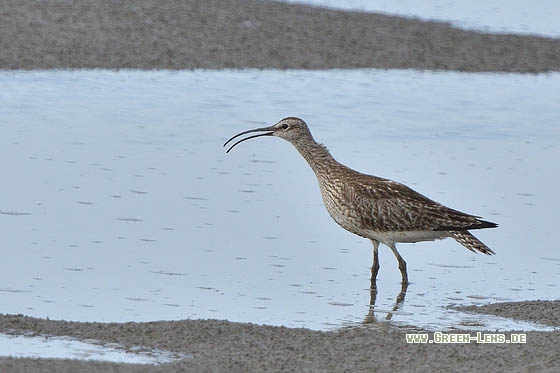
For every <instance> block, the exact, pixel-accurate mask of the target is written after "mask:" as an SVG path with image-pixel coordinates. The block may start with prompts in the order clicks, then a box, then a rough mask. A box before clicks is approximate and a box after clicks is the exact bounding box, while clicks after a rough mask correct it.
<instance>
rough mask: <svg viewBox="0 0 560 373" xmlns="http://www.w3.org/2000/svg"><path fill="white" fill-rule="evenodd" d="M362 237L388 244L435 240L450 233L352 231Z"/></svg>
mask: <svg viewBox="0 0 560 373" xmlns="http://www.w3.org/2000/svg"><path fill="white" fill-rule="evenodd" d="M351 232H352V233H355V234H357V235H360V236H362V237H366V238H369V239H372V240H376V241H379V242H381V243H383V244H385V245H387V246H391V245H392V244H394V243H397V242H402V243H412V242H420V241H434V240H441V239H443V238H446V237H449V233H447V232H445V231H393V232H378V231H371V230H360V231H351Z"/></svg>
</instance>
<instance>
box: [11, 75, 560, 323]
mask: <svg viewBox="0 0 560 373" xmlns="http://www.w3.org/2000/svg"><path fill="white" fill-rule="evenodd" d="M0 86H2V87H3V89H2V92H1V93H0V101H1V102H2V105H0V132H1V133H2V136H1V137H0V159H2V170H3V172H2V174H3V175H2V177H3V182H2V183H0V195H2V196H3V198H2V199H1V201H0V224H1V226H2V227H3V229H2V231H3V234H2V246H3V251H4V255H3V260H2V261H1V262H0V284H1V285H0V312H2V313H13V314H18V313H22V314H26V315H31V316H36V317H49V318H50V319H65V320H79V321H86V320H87V321H131V320H133V321H148V320H150V321H151V320H162V319H185V318H215V319H228V320H231V321H242V322H254V323H264V324H272V325H286V326H291V327H307V328H312V329H321V330H326V329H332V328H338V327H341V326H345V325H361V323H362V322H363V321H364V320H365V321H366V322H369V321H371V320H372V315H371V312H370V295H371V294H370V291H369V285H370V284H369V273H370V265H371V259H372V253H371V244H370V243H369V241H367V240H365V239H362V238H359V237H357V236H354V235H352V234H350V233H348V232H346V231H344V230H342V229H341V228H339V227H338V226H337V225H336V224H335V223H334V222H333V221H331V219H330V217H329V216H328V214H327V212H326V210H325V209H324V207H323V206H322V201H321V198H320V194H319V191H318V187H317V183H316V180H315V178H314V175H313V173H312V171H311V170H310V169H309V167H308V166H307V165H306V164H305V162H304V161H303V159H301V158H300V156H299V154H298V153H297V152H296V151H295V150H294V149H292V147H291V145H290V144H288V143H286V142H284V141H282V140H280V139H276V138H262V139H256V140H253V141H251V142H246V143H244V144H242V145H240V146H238V147H236V149H235V150H234V151H232V152H231V153H230V154H227V155H226V154H225V152H224V149H223V148H222V144H223V142H224V141H225V140H226V139H227V138H229V137H230V136H231V135H233V134H235V133H237V132H239V131H242V130H245V129H250V128H254V127H259V126H262V125H264V124H272V123H273V122H275V121H277V120H279V119H281V118H282V117H284V116H288V115H296V116H301V117H303V118H305V119H306V121H307V122H308V124H309V125H310V127H311V129H312V131H313V133H314V135H315V138H316V139H318V140H319V141H321V142H324V143H325V144H327V145H328V146H329V148H330V149H331V151H332V153H333V155H334V156H335V157H336V158H337V159H338V160H340V161H341V162H343V163H345V164H347V165H349V166H351V167H353V168H355V169H358V170H360V171H363V172H367V173H371V174H376V175H379V176H384V177H387V178H391V179H394V180H398V181H401V182H404V183H406V184H408V185H410V186H411V187H413V188H415V189H417V190H418V191H419V192H421V193H423V194H425V195H427V196H429V197H431V198H433V199H436V200H438V201H440V202H442V203H444V204H447V205H449V206H451V207H453V208H457V209H459V210H464V211H467V212H470V213H473V214H477V215H481V216H483V217H485V218H486V219H488V220H492V221H496V222H497V223H499V224H500V227H499V228H498V229H493V230H484V231H479V232H476V235H477V236H478V237H479V238H480V239H481V240H483V241H484V242H485V243H487V244H488V245H489V246H490V247H491V248H492V249H493V250H494V251H496V253H497V255H496V256H492V257H488V256H484V255H480V254H479V255H476V254H473V253H471V252H469V251H467V250H465V249H464V248H462V247H461V246H460V245H459V244H457V243H455V242H454V241H451V240H445V241H439V242H429V243H419V244H408V245H405V244H403V245H400V246H399V249H400V252H401V254H402V255H403V256H404V258H405V259H406V260H407V262H408V268H409V277H410V280H411V281H412V284H411V285H410V286H409V288H408V291H407V293H406V297H405V300H404V303H403V304H402V305H401V307H400V308H399V309H398V310H397V311H393V308H394V306H395V301H396V298H397V296H398V295H399V292H400V284H399V281H400V273H399V271H398V269H397V265H396V261H395V259H394V257H393V255H392V253H391V252H390V250H388V249H387V248H385V247H382V248H381V252H380V261H381V270H380V273H379V278H378V294H377V297H376V306H375V308H374V310H375V315H373V317H374V319H375V320H378V321H386V319H387V315H389V314H390V317H389V318H390V319H391V322H392V323H395V324H397V325H413V326H419V327H424V328H428V329H432V330H449V329H454V328H473V327H479V328H485V329H500V330H506V329H516V328H524V329H536V328H537V327H536V326H534V325H530V324H521V323H516V322H513V321H511V320H505V319H499V318H493V317H488V316H481V315H476V316H475V315H467V314H464V313H460V312H456V311H452V310H448V309H447V307H448V306H453V305H457V304H460V305H470V304H485V303H490V302H498V301H518V300H528V299H554V298H556V297H557V294H558V284H559V283H560V256H559V255H558V251H557V250H556V246H555V245H554V244H553V240H552V238H551V237H552V234H553V232H555V231H556V227H555V219H554V216H555V214H556V211H557V210H558V209H560V202H559V200H558V199H557V198H555V195H556V193H557V190H558V187H559V176H558V174H559V173H558V165H557V163H556V160H557V159H558V156H559V155H560V152H559V145H558V144H559V139H560V130H559V124H560V111H559V110H558V109H559V105H558V101H557V98H558V97H559V94H560V74H546V75H517V74H460V73H452V72H450V73H441V72H440V73H432V72H415V71H380V70H356V71H322V72H312V71H287V72H285V71H251V70H248V71H221V72H216V71H192V72H165V71H160V72H137V71H120V72H107V71H81V72H56V71H53V72H1V73H0Z"/></svg>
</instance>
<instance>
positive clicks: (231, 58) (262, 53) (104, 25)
mask: <svg viewBox="0 0 560 373" xmlns="http://www.w3.org/2000/svg"><path fill="white" fill-rule="evenodd" d="M0 20H1V21H0V46H1V48H0V69H68V68H70V69H76V68H88V69H90V68H110V69H118V68H138V69H195V68H208V69H222V68H247V67H251V68H263V69H264V68H278V69H287V68H290V69H327V68H358V67H375V68H384V69H385V68H416V69H435V70H459V71H512V72H544V71H559V70H560V39H550V38H543V37H536V36H518V35H506V34H484V33H479V32H470V31H465V30H460V29H456V28H454V27H451V26H450V25H448V24H445V23H438V22H423V21H419V20H415V19H410V18H403V17H392V16H387V15H380V14H366V13H359V12H348V11H337V10H329V9H321V8H314V7H309V6H303V5H290V4H284V3H280V2H272V1H259V0H228V1H218V0H191V1H183V0H142V1H136V0H119V1H116V0H83V1H74V0H41V1H36V0H3V1H1V2H0Z"/></svg>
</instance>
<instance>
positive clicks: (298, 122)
mask: <svg viewBox="0 0 560 373" xmlns="http://www.w3.org/2000/svg"><path fill="white" fill-rule="evenodd" d="M253 132H262V133H259V134H258V135H252V136H248V137H245V138H243V139H241V140H239V141H237V142H236V143H234V144H233V145H232V146H230V147H229V148H228V150H227V151H226V153H229V151H230V150H231V149H233V148H234V147H235V146H236V145H237V144H239V143H242V142H243V141H245V140H249V139H254V138H256V137H261V136H278V137H281V138H283V139H284V140H287V141H289V142H291V143H292V144H294V145H296V144H297V143H298V142H302V141H306V140H307V141H308V140H313V136H311V132H310V131H309V128H308V127H307V124H306V123H305V122H304V121H303V119H300V118H296V117H288V118H284V119H282V120H281V121H279V122H278V123H276V124H275V125H273V126H270V127H262V128H255V129H254V130H249V131H243V132H241V133H238V134H237V135H235V136H233V137H232V138H231V139H229V140H228V141H226V143H225V144H224V146H226V145H227V144H229V143H230V142H231V141H232V140H233V139H236V138H238V137H239V136H242V135H245V134H247V133H253Z"/></svg>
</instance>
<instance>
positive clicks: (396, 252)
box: [390, 243, 408, 284]
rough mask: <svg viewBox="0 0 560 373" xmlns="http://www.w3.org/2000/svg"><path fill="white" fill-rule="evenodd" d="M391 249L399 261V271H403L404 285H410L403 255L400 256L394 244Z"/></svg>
mask: <svg viewBox="0 0 560 373" xmlns="http://www.w3.org/2000/svg"><path fill="white" fill-rule="evenodd" d="M390 247H391V250H392V251H393V254H395V256H396V257H397V260H398V261H399V269H400V270H401V276H402V283H403V284H408V273H406V262H405V261H404V259H403V258H402V256H401V254H399V252H398V251H397V247H396V246H395V244H394V243H393V244H392V245H391V246H390Z"/></svg>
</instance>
